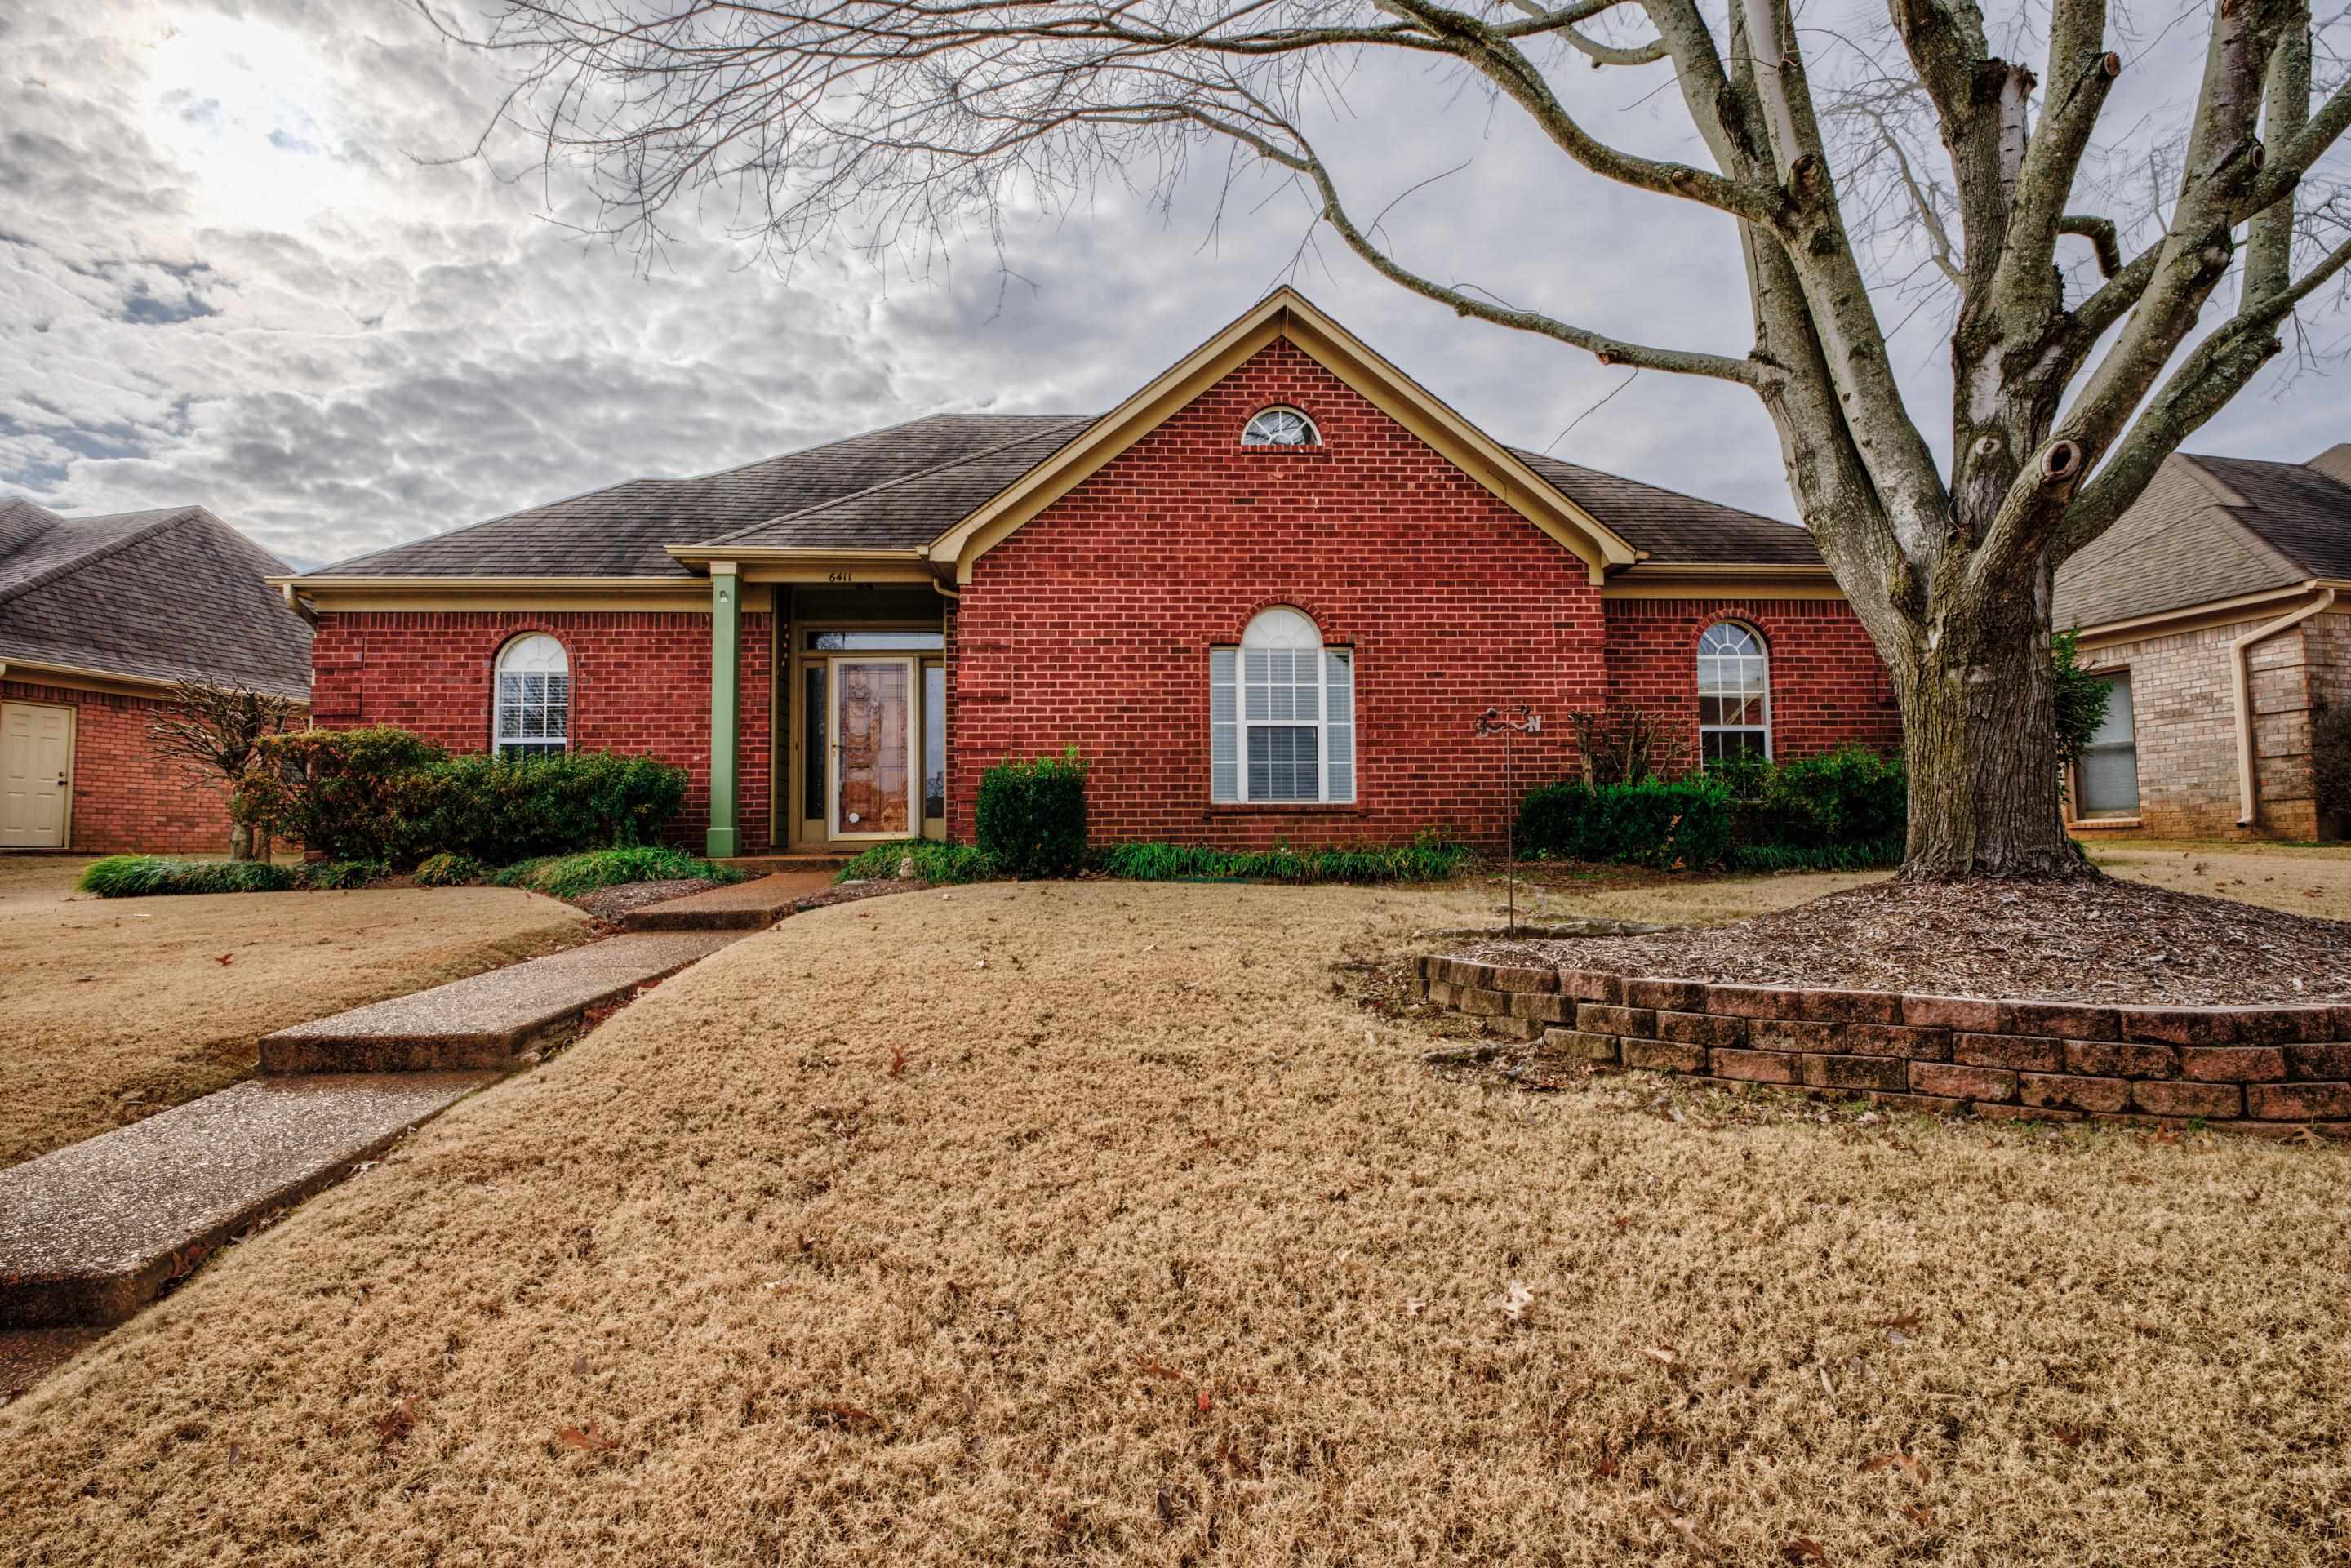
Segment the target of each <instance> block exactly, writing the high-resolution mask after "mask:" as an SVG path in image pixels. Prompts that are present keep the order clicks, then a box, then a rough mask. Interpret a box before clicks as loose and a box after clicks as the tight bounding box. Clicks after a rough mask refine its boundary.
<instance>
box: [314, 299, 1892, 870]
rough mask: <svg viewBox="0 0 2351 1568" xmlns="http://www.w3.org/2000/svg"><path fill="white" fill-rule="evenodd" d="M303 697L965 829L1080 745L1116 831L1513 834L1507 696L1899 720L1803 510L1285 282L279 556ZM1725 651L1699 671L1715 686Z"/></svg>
mask: <svg viewBox="0 0 2351 1568" xmlns="http://www.w3.org/2000/svg"><path fill="white" fill-rule="evenodd" d="M286 586H287V590H288V591H289V592H292V593H295V594H298V595H299V596H300V597H301V598H302V599H303V600H305V601H308V604H309V605H310V606H311V608H312V609H313V611H314V612H315V613H316V616H317V626H318V640H317V644H316V653H315V658H314V664H315V680H314V697H313V701H314V711H315V714H316V717H317V720H318V721H319V722H320V723H322V724H326V725H330V726H349V725H360V724H398V725H403V726H406V727H411V728H413V729H416V730H419V731H422V732H423V733H424V734H426V735H428V736H430V737H432V738H434V740H436V741H439V742H440V743H441V744H443V745H444V746H448V747H453V748H457V749H472V750H480V749H483V748H485V747H492V746H496V747H501V748H507V749H514V750H527V749H531V748H548V747H563V746H580V747H609V748H616V749H622V750H629V751H638V750H643V751H650V752H653V753H654V754H655V755H657V756H660V757H663V758H668V759H670V760H673V761H676V762H679V763H682V764H684V766H686V767H687V768H689V770H690V771H691V774H692V777H693V787H692V794H691V797H690V805H689V813H690V816H691V819H692V820H691V821H689V822H688V823H686V824H684V829H685V831H690V832H691V833H693V834H695V835H696V836H699V837H700V838H701V839H702V840H703V841H704V842H705V844H706V846H707V848H708V849H709V851H710V852H712V853H715V854H738V853H749V852H768V851H783V850H788V849H791V850H798V849H820V850H830V849H842V848H849V847H853V846H856V845H858V844H861V843H863V842H868V841H875V840H881V839H887V838H896V837H904V836H907V835H909V834H913V833H927V834H930V835H933V836H945V837H950V838H957V839H963V838H968V837H969V834H970V831H971V821H972V810H973V803H974V799H975V796H976V794H977V788H978V781H979V776H980V773H981V771H982V770H983V769H984V768H986V767H987V765H988V764H990V763H991V762H994V761H996V760H998V759H999V758H1006V757H1030V756H1035V755H1039V754H1042V753H1048V752H1059V751H1061V749H1062V748H1063V747H1070V746H1075V747H1077V748H1078V749H1079V751H1080V752H1081V753H1082V754H1083V755H1084V756H1085V757H1086V758H1088V759H1089V761H1090V762H1091V764H1092V775H1091V782H1090V785H1089V796H1090V800H1091V803H1092V817H1093V831H1094V833H1095V836H1096V837H1098V838H1102V839H1105V840H1108V839H1127V838H1150V839H1166V840H1172V841H1204V842H1217V843H1225V844H1235V845H1262V844H1267V843H1270V842H1271V841H1275V840H1287V841H1290V842H1292V843H1295V844H1299V845H1301V846H1303V845H1315V844H1322V843H1329V842H1344V841H1378V840H1390V841H1392V840H1398V839H1407V838H1410V837H1411V836H1413V835H1414V834H1416V833H1417V832H1420V831H1423V830H1426V829H1432V828H1433V829H1437V830H1440V831H1450V832H1454V833H1458V834H1461V835H1465V836H1467V837H1468V838H1471V839H1472V840H1475V841H1480V842H1483V841H1489V840H1490V841H1497V842H1498V841H1499V837H1500V832H1501V824H1502V821H1503V817H1504V812H1505V810H1506V804H1507V803H1506V801H1505V800H1504V798H1503V791H1502V787H1501V781H1500V778H1499V773H1500V768H1499V758H1498V756H1497V755H1496V754H1495V751H1494V748H1493V744H1492V743H1491V742H1481V741H1479V740H1477V739H1475V738H1473V737H1472V735H1471V725H1472V722H1473V721H1474V719H1475V718H1476V716H1477V715H1478V714H1479V712H1480V711H1481V710H1483V709H1484V708H1486V707H1488V706H1494V705H1509V706H1514V705H1517V704H1520V703H1529V704H1531V705H1533V706H1534V707H1535V709H1536V710H1537V711H1538V713H1540V714H1541V715H1542V716H1544V717H1545V718H1546V719H1548V720H1549V721H1550V726H1549V728H1548V729H1547V731H1546V733H1545V734H1544V735H1543V736H1542V737H1541V738H1540V739H1538V740H1537V741H1536V742H1534V744H1533V751H1534V755H1533V756H1532V757H1531V758H1527V759H1525V760H1523V761H1522V763H1521V768H1520V779H1528V778H1532V777H1537V776H1541V775H1544V774H1556V773H1558V772H1561V771H1563V770H1565V769H1567V768H1571V767H1572V766H1573V751H1572V746H1571V745H1570V743H1569V741H1568V739H1567V736H1566V730H1567V726H1566V725H1565V723H1564V719H1565V716H1566V714H1567V713H1568V712H1569V710H1571V709H1575V708H1597V707H1600V706H1604V704H1606V703H1608V702H1609V701H1610V700H1612V699H1621V700H1625V701H1629V702H1634V703H1637V704H1639V705H1641V706H1645V707H1648V708H1651V709H1654V710H1659V711H1664V712H1667V713H1671V714H1674V715H1676V716H1679V717H1680V719H1681V720H1682V721H1683V722H1684V723H1685V724H1687V726H1688V727H1689V743H1690V747H1691V751H1692V753H1693V754H1694V755H1696V754H1700V753H1703V754H1706V755H1713V754H1716V753H1719V752H1721V751H1724V750H1741V749H1757V750H1765V751H1768V752H1770V753H1771V754H1773V755H1776V756H1779V757H1782V758H1788V757H1796V756H1802V755H1806V754H1810V753H1813V752H1818V751H1822V750H1825V749H1829V748H1832V747H1836V746H1838V745H1842V744H1844V743H1847V742H1859V743H1861V744H1864V745H1867V746H1871V747H1881V748H1891V747H1896V746H1897V745H1898V744H1899V741H1900V734H1901V727H1900V722H1899V716H1898V715H1897V712H1896V706H1895V702H1894V697H1893V693H1892V688H1891V686H1890V685H1889V683H1888V682H1887V680H1886V674H1885V672H1884V670H1883V668H1882V667H1881V666H1880V664H1879V663H1878V661H1877V659H1876V655H1875V653H1873V652H1872V650H1871V648H1870V645H1869V642H1868V639H1867V637H1866V636H1865V634H1864V632H1863V631H1862V629H1861V626H1860V624H1859V623H1858V622H1856V621H1855V619H1854V617H1853V615H1852V614H1851V612H1849V611H1848V610H1847V608H1846V607H1845V604H1844V600H1843V597H1842V596H1841V595H1840V594H1839V592H1838V591H1837V589H1836V586H1835V584H1834V582H1833V581H1832V580H1830V578H1829V575H1828V572H1827V570H1826V569H1825V568H1824V567H1823V565H1822V564H1821V560H1820V558H1819V555H1818V553H1817V552H1816V551H1815V550H1814V549H1813V545H1812V543H1811V541H1810V540H1809V539H1808V538H1806V536H1805V535H1804V534H1803V532H1802V530H1800V529H1798V528H1791V527H1789V526H1787V525H1785V524H1782V523H1779V522H1775V521H1773V520H1771V519H1770V518H1766V517H1757V516H1754V515H1752V514H1750V513H1744V512H1739V511H1735V510H1732V509H1730V508H1729V507H1719V506H1715V505H1713V504H1711V503H1708V502H1705V501H1700V500H1697V499H1694V498H1692V497H1687V496H1681V495H1677V494H1675V493H1673V492H1671V491H1667V490H1661V489H1657V488H1655V487H1653V486H1646V485H1641V484H1636V483H1635V482H1633V481H1631V480H1626V479H1620V478H1616V477H1614V476H1610V475H1605V474H1600V473H1596V472H1594V471H1593V470H1591V469H1587V468H1582V467H1578V466H1576V465H1573V464H1568V463H1562V462H1557V461H1554V460H1552V459H1551V458H1548V457H1544V456H1541V455H1536V454H1533V453H1528V452H1520V451H1515V450H1512V449H1510V448H1507V447H1504V446H1502V445H1501V444H1499V443H1497V442H1495V441H1494V440H1493V439H1492V438H1491V437H1490V436H1488V435H1487V434H1485V433H1484V432H1482V431H1480V430H1479V429H1478V428H1477V427H1476V426H1474V425H1472V424H1470V423H1468V421H1466V420H1464V419H1463V418H1462V417H1461V416H1460V415H1459V414H1458V413H1455V412H1453V410H1451V409H1450V408H1447V406H1446V405H1445V404H1443V403H1441V402H1438V401H1437V399H1436V398H1434V397H1433V396H1431V395H1430V394H1429V393H1428V392H1426V391H1425V390H1424V389H1422V388H1421V387H1419V386H1417V385H1416V384H1415V383H1414V382H1412V380H1411V379H1410V378H1409V377H1407V376H1405V374H1404V373H1403V372H1402V371H1398V370H1397V369H1396V368H1395V366H1393V365H1391V364H1389V363H1388V362H1387V361H1385V360H1384V359H1382V358H1381V357H1380V356H1379V355H1378V354H1376V353H1374V351H1373V350H1371V349H1370V348H1368V347H1366V346H1365V345H1364V343H1363V342H1362V341H1361V340H1358V339H1356V338H1355V337H1354V336H1353V334H1352V333H1350V332H1348V331H1347V330H1346V329H1344V328H1343V327H1341V326H1340V325H1339V324H1338V323H1337V322H1335V321H1333V320H1332V319H1330V318H1329V317H1327V316H1325V315H1324V314H1323V313H1322V312H1321V311H1320V310H1318V309H1316V308H1314V307H1313V306H1312V305H1311V304H1310V303H1309V302H1308V301H1307V300H1305V299H1304V298H1301V296H1299V295H1298V294H1297V293H1295V292H1293V291H1291V290H1290V289H1286V288H1285V289H1281V290H1279V291H1277V292H1276V293H1274V294H1272V295H1270V296H1269V297H1268V298H1266V299H1264V300H1263V301H1261V302H1259V304H1258V305H1257V306H1255V307H1254V308H1251V309H1250V310H1249V312H1248V313H1247V314H1246V315H1244V316H1242V317H1241V318H1240V319H1238V320H1236V321H1234V322H1232V323H1231V324H1229V325H1228V326H1227V327H1226V328H1224V329H1222V330H1221V331H1219V332H1217V334H1216V335H1215V336H1214V337H1212V338H1211V339H1209V340H1207V342H1205V343H1203V344H1202V345H1201V346H1200V347H1199V348H1198V349H1196V350H1194V351H1193V352H1192V353H1190V354H1189V355H1187V356H1186V358H1185V359H1184V360H1183V361H1180V362H1179V363H1177V364H1175V366H1173V367H1171V368H1170V369H1168V370H1167V371H1165V372H1164V373H1162V374H1161V375H1159V376H1157V377H1155V378H1154V379H1153V380H1152V381H1151V382H1149V383H1148V384H1146V385H1145V386H1144V387H1143V388H1142V389H1141V390H1140V391H1138V392H1135V393H1134V396H1132V397H1130V398H1128V399H1127V400H1126V401H1125V402H1123V403H1121V404H1120V405H1119V406H1118V407H1117V408H1115V409H1113V410H1112V411H1111V412H1110V413H1105V414H1102V415H1100V416H1092V415H1075V416H1052V415H1002V414H941V415H935V416H933V417H931V418H927V419H920V420H916V421H914V422H913V423H907V424H902V425H898V426H894V427H893V428H890V429H887V430H882V431H876V432H872V433H871V434H863V435H858V436H852V437H850V438H849V439H847V440H844V441H839V442H835V443H832V444H829V445H825V446H820V447H816V448H813V449H811V450H809V451H806V452H799V453H793V454H789V455H785V456H782V457H777V458H771V459H768V460H767V461H764V462H760V463H754V464H750V465H747V466H745V467H741V468H736V469H730V470H728V471H726V472H724V473H720V474H713V475H708V476H702V477H700V478H692V479H640V480H632V481H631V482H629V483H627V484H623V485H619V486H612V487H611V488H610V489H605V490H600V491H596V492H593V493H591V494H589V495H584V496H579V497H572V498H570V499H569V500H564V501H559V502H555V503H552V504H551V505H548V506H544V507H532V508H530V509H528V510H526V511H522V512H517V513H514V514H511V515H509V516H507V517H498V518H494V519H492V520H490V521H488V522H486V523H480V524H476V525H475V526H474V527H472V528H460V529H457V530H455V531H454V532H449V533H444V534H439V535H436V536H434V537H432V538H424V539H420V540H417V541H414V542H413V543H410V544H406V545H401V546H397V547H395V548H392V549H387V550H382V551H379V552H377V553H375V554H372V555H368V556H363V557H360V558H359V559H355V560H350V561H345V562H342V563H340V564H339V565H335V566H331V567H328V568H325V569H323V570H319V571H316V572H312V573H309V574H308V575H305V576H301V577H297V578H293V579H290V580H286ZM1702 685H1703V692H1702Z"/></svg>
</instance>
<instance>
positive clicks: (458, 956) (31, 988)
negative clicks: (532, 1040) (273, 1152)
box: [0, 857, 590, 1166]
mask: <svg viewBox="0 0 2351 1568" xmlns="http://www.w3.org/2000/svg"><path fill="white" fill-rule="evenodd" d="M86 863H88V862H85V861H82V860H79V859H53V858H44V859H39V860H34V859H29V858H23V857H18V858H0V998H6V1000H5V1023H0V1082H5V1084H6V1085H7V1092H6V1093H5V1094H0V1166H9V1165H14V1164H16V1163H17V1162H19V1161H21V1160H28V1159H31V1158H33V1157H34V1156H36V1155H42V1154H46V1153H47V1152H48V1151H49V1150H51V1149H55V1148H58V1147H61V1146H63V1145H67V1144H70V1143H73V1142H76V1141H77V1140H78V1139H82V1138H88V1137H94V1136H96V1135H97V1134H99V1133H103V1132H107V1131H110V1129H112V1128H114V1127H118V1126H121V1125H123V1124H127V1123H131V1122H135V1121H138V1120H139V1119H140V1118H141V1117H142V1116H150V1115H152V1114H154V1113H156V1112H158V1111H162V1110H166V1109H168V1108H170V1107H171V1106H173V1105H176V1104H179V1103H182V1102H183V1101H186V1100H191V1099H193V1098H194V1097H195V1096H197V1095H199V1094H206V1093H210V1092H212V1091H214V1090H215V1089H220V1088H223V1087H225V1086H226V1085H228V1084H230V1083H233V1082H235V1081H236V1080H238V1079H240V1078H242V1077H244V1076H245V1075H246V1073H248V1072H250V1071H253V1066H254V1060H255V1056H254V1042H255V1041H256V1040H259V1039H260V1038H261V1037H262V1036H263V1035H265V1034H267V1033H269V1032H270V1031H271V1030H277V1029H283V1028H284V1027H286V1026H287V1024H292V1023H299V1022H302V1021H303V1020H305V1019H314V1018H322V1017H324V1016H326V1015H327V1014H329V1013H332V1012H340V1011H341V1010H342V1009H345V1008H352V1007H358V1006H360V1005H361V1004H363V1003H367V1002H373V1001H381V1000H382V999H383V998H386V997H396V996H401V995H403V994H405V993H407V992H409V991H413V990H419V989H422V988H424V987H426V986H436V985H439V984H441V983H442V982H443V981H444V980H454V979H457V978H460V977H464V976H466V975H470V974H475V973H477V972H479V971H480V970H483V969H486V968H491V967H495V966H496V965H499V964H507V963H512V962H514V961H516V960H517V959H521V958H529V957H536V956H538V955H540V954H542V953H551V952H554V951H556V950H557V949H558V948H561V947H567V946H572V945H573V944H575V943H578V942H581V941H585V940H587V939H588V936H589V935H590V928H589V924H588V918H587V916H586V915H582V914H581V913H580V911H578V910H576V909H573V908H571V907H570V906H569V905H568V904H559V903H557V902H556V901H554V900H553V899H547V898H541V897H538V895H537V894H528V893H520V892H516V891H513V890H511V889H507V888H441V889H420V888H408V889H383V890H371V891H367V892H359V893H246V894H206V895H201V896H194V897H176V898H117V899H96V898H89V897H83V896H75V895H72V893H71V890H72V887H73V882H74V879H75V878H76V877H77V876H78V875H79V874H80V872H81V868H82V866H83V865H85V864H86Z"/></svg>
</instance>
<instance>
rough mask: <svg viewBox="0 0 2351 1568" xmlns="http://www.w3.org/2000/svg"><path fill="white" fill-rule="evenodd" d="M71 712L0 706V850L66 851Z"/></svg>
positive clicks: (26, 705)
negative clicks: (64, 849)
mask: <svg viewBox="0 0 2351 1568" xmlns="http://www.w3.org/2000/svg"><path fill="white" fill-rule="evenodd" d="M73 721H74V713H73V709H71V708H69V707H51V706H48V705H47V703H0V849H12V850H61V849H63V848H65V847H66V803H67V802H68V801H69V800H72V799H73Z"/></svg>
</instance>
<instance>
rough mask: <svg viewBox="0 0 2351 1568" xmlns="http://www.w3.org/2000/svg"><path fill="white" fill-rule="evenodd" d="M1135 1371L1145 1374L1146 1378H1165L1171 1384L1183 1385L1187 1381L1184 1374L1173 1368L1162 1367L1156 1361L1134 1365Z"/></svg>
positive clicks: (1139, 1362)
mask: <svg viewBox="0 0 2351 1568" xmlns="http://www.w3.org/2000/svg"><path fill="white" fill-rule="evenodd" d="M1134 1370H1135V1371H1137V1372H1139V1373H1141V1374H1143V1375H1144V1376H1145V1377H1158V1378H1165V1380H1166V1381H1167V1382H1169V1383H1182V1382H1184V1381H1186V1379H1185V1376H1184V1375H1183V1374H1182V1373H1180V1372H1178V1371H1176V1370H1175V1368H1174V1367H1172V1366H1162V1365H1160V1364H1159V1363H1157V1362H1155V1361H1138V1362H1136V1363H1135V1364H1134Z"/></svg>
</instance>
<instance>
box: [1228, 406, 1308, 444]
mask: <svg viewBox="0 0 2351 1568" xmlns="http://www.w3.org/2000/svg"><path fill="white" fill-rule="evenodd" d="M1241 444H1242V445H1243V446H1320V445H1322V432H1321V431H1319V430H1317V429H1315V428H1314V422H1313V421H1312V420H1311V419H1309V418H1307V417H1306V416H1305V415H1304V414H1302V413H1299V412H1298V411H1297V410H1296V409H1294V408H1268V409H1260V410H1259V411H1258V412H1257V413H1254V414H1252V415H1251V416H1250V417H1249V423H1247V424H1246V425H1244V426H1242V427H1241Z"/></svg>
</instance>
